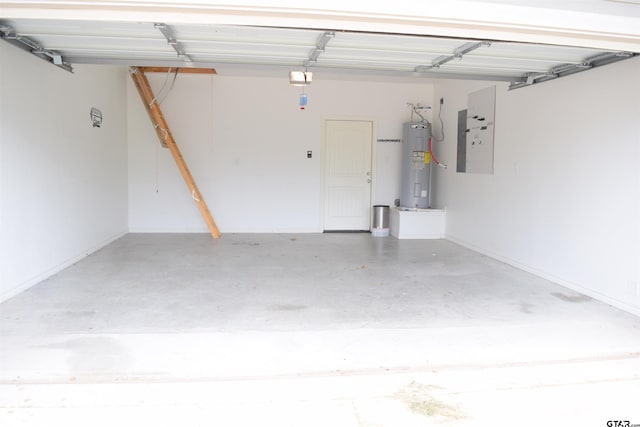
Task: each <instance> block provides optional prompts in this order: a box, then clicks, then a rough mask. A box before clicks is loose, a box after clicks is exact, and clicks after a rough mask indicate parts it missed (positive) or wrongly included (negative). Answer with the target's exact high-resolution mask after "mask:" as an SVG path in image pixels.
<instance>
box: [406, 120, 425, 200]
mask: <svg viewBox="0 0 640 427" xmlns="http://www.w3.org/2000/svg"><path fill="white" fill-rule="evenodd" d="M430 136H431V126H430V125H429V123H424V122H420V123H416V122H413V123H404V124H403V129H402V188H401V191H400V206H402V207H406V208H428V207H429V191H430V187H429V176H430V169H431V154H430V151H429V137H430Z"/></svg>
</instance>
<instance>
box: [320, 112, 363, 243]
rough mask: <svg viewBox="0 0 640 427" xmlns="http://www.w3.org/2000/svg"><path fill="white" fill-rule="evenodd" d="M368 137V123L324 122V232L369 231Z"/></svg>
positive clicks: (352, 121) (351, 121)
mask: <svg viewBox="0 0 640 427" xmlns="http://www.w3.org/2000/svg"><path fill="white" fill-rule="evenodd" d="M372 136H373V123H372V122H368V121H356V120H327V121H325V129H324V138H325V141H324V143H325V145H324V147H325V158H324V159H325V163H324V168H325V172H324V175H325V176H324V178H325V179H324V183H325V184H324V185H325V188H324V194H325V196H324V197H325V200H324V229H325V230H369V227H370V225H371V144H372Z"/></svg>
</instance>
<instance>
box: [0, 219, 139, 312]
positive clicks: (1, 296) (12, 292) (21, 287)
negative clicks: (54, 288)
mask: <svg viewBox="0 0 640 427" xmlns="http://www.w3.org/2000/svg"><path fill="white" fill-rule="evenodd" d="M125 234H127V232H121V233H118V234H116V235H115V236H111V237H109V238H108V239H105V240H103V241H102V242H100V243H98V244H96V245H93V246H91V247H89V248H88V249H86V250H83V251H82V252H80V253H79V254H77V255H75V256H72V257H71V258H69V259H66V260H65V261H63V262H61V263H60V264H57V265H55V266H53V267H51V268H49V269H47V270H45V271H43V272H42V273H40V274H38V275H36V276H34V277H31V278H30V279H29V280H26V281H24V282H22V283H20V284H18V285H16V286H14V287H12V288H11V289H7V290H6V291H3V292H2V293H0V303H1V302H3V301H6V300H8V299H9V298H12V297H14V296H16V295H18V294H19V293H21V292H24V291H26V290H27V289H29V288H30V287H32V286H34V285H37V284H38V283H40V282H42V281H43V280H45V279H47V278H49V277H51V276H53V275H54V274H56V273H59V272H60V271H62V270H64V269H65V268H67V267H69V266H71V265H73V264H75V263H76V262H78V261H80V260H81V259H83V258H85V257H87V256H89V255H91V254H92V253H94V252H97V251H99V250H100V249H102V248H104V247H105V246H107V245H109V244H111V243H113V242H115V241H116V240H118V239H119V238H121V237H122V236H124V235H125Z"/></svg>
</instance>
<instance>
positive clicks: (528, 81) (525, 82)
mask: <svg viewBox="0 0 640 427" xmlns="http://www.w3.org/2000/svg"><path fill="white" fill-rule="evenodd" d="M636 55H637V54H635V53H633V52H603V53H599V54H597V55H594V56H591V57H589V58H587V59H585V60H584V61H582V62H581V63H579V64H560V65H556V66H554V67H552V68H551V69H550V70H549V71H547V72H543V73H525V74H523V75H522V77H521V79H520V80H518V81H514V82H512V83H511V84H510V85H509V90H512V89H519V88H521V87H525V86H531V85H534V84H537V83H542V82H546V81H548V80H553V79H557V78H560V77H565V76H569V75H571V74H575V73H579V72H580V71H585V70H589V69H591V68H595V67H601V66H603V65H607V64H611V63H613V62H618V61H622V60H623V59H627V58H631V57H633V56H636Z"/></svg>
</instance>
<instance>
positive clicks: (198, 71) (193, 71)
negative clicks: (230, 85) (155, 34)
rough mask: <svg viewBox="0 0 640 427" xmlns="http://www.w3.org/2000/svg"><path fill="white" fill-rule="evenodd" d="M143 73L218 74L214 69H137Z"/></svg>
mask: <svg viewBox="0 0 640 427" xmlns="http://www.w3.org/2000/svg"><path fill="white" fill-rule="evenodd" d="M137 68H138V70H140V71H142V72H143V73H166V72H169V71H171V72H172V73H173V72H175V71H176V70H178V73H181V74H218V72H217V71H216V69H215V68H190V67H185V68H180V67H137Z"/></svg>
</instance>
